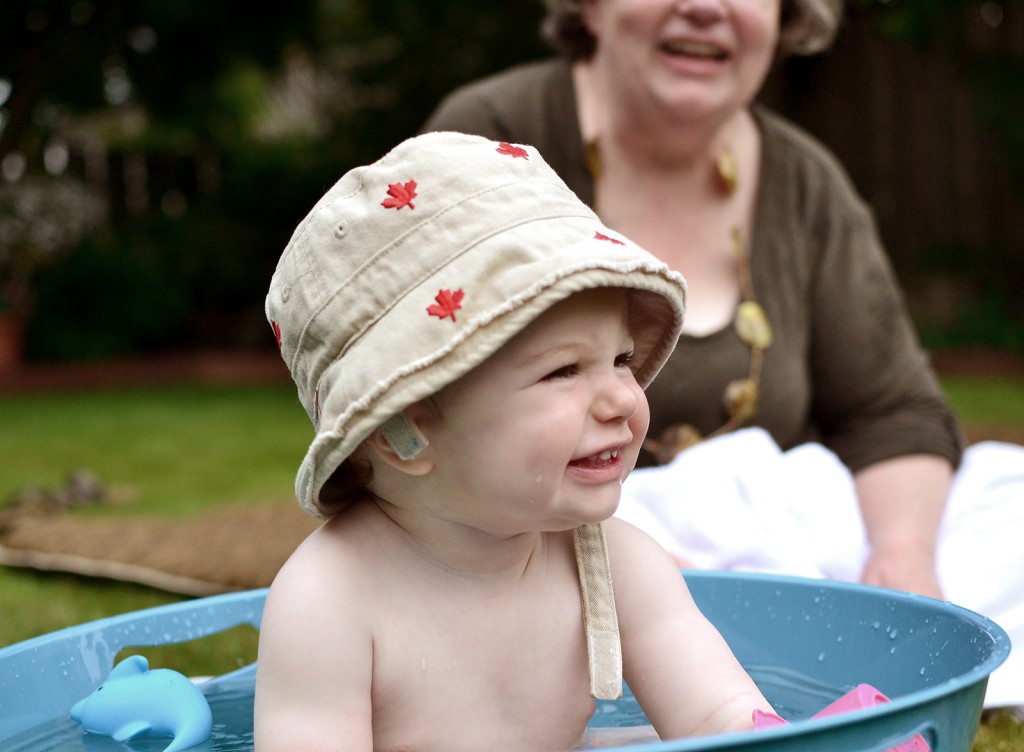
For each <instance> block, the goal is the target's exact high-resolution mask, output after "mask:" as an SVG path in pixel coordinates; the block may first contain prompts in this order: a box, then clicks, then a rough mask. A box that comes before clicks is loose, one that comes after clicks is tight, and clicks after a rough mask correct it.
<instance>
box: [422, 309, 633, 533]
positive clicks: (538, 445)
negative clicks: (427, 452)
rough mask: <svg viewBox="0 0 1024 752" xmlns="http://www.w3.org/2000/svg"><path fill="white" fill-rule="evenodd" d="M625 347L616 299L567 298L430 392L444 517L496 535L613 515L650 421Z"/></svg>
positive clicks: (629, 347)
mask: <svg viewBox="0 0 1024 752" xmlns="http://www.w3.org/2000/svg"><path fill="white" fill-rule="evenodd" d="M632 351H633V338H632V336H631V335H630V332H629V328H628V318H627V303H626V293H625V292H624V291H622V290H608V289H602V290H591V291H586V292H582V293H577V294H576V295H573V296H572V297H570V298H568V299H567V300H565V301H562V302H561V303H558V304H557V305H555V306H554V307H553V308H551V309H549V310H548V311H547V312H545V313H544V314H543V315H541V316H540V317H539V318H538V319H537V320H535V321H534V322H533V323H532V324H531V325H530V326H528V327H527V328H526V329H524V330H523V331H522V332H520V333H519V334H518V335H517V336H516V337H514V338H513V339H512V340H511V341H509V343H508V344H506V345H505V346H504V347H502V348H501V349H500V350H499V351H498V352H497V353H496V354H495V355H493V356H491V357H490V358H489V359H488V360H487V361H485V362H484V363H483V364H482V365H481V366H479V367H477V368H476V369H474V370H473V371H471V372H470V373H469V374H467V375H466V376H465V377H463V378H462V379H460V380H459V381H457V382H455V383H454V384H452V385H451V386H449V387H448V388H446V389H444V390H443V391H442V392H441V393H440V394H438V395H436V397H435V404H436V406H437V408H438V413H437V417H436V423H434V425H433V426H428V431H429V432H430V433H429V436H430V442H431V447H432V448H433V450H434V451H435V452H436V453H437V454H436V458H437V464H436V466H435V472H438V473H441V474H442V480H443V482H444V483H446V484H448V485H449V486H450V492H451V495H450V499H451V503H452V504H453V505H455V507H456V509H453V512H454V513H455V514H460V513H465V514H467V515H469V516H471V517H475V518H476V519H475V520H474V522H473V524H481V526H485V527H487V528H488V529H491V530H492V531H493V532H494V533H495V534H502V535H504V534H514V533H516V532H521V531H523V530H525V529H534V530H567V529H571V528H573V527H576V526H578V525H580V524H583V523H588V522H597V521H600V520H603V519H606V518H608V517H609V516H611V514H612V513H613V512H614V511H615V508H616V506H617V505H618V502H619V494H620V484H621V482H622V480H623V479H624V478H625V476H626V475H627V473H628V472H629V471H630V470H631V469H632V467H633V465H634V464H635V462H636V458H637V453H638V452H639V449H640V444H641V442H642V441H643V437H644V434H645V433H646V431H647V424H648V422H649V417H650V416H649V412H648V407H647V399H646V397H645V395H644V392H643V390H642V389H641V388H640V386H639V384H637V382H636V379H635V378H634V377H633V372H632V370H631V369H630V361H631V357H632ZM431 422H432V423H433V422H434V421H431ZM463 502H465V503H466V504H468V505H469V506H468V507H467V508H466V509H465V510H462V509H461V505H462V503H463ZM481 502H485V503H481ZM466 521H467V522H469V520H468V519H467V520H466ZM483 523H486V525H483Z"/></svg>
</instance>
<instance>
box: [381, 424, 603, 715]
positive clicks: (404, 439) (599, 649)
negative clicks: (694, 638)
mask: <svg viewBox="0 0 1024 752" xmlns="http://www.w3.org/2000/svg"><path fill="white" fill-rule="evenodd" d="M380 432H381V435H382V436H384V440H385V441H387V442H388V445H389V446H390V447H391V449H392V450H394V452H395V454H397V455H398V456H399V457H400V458H401V459H402V460H406V461H407V460H411V459H413V458H415V457H416V455H418V454H419V453H420V452H422V451H423V449H424V448H426V446H427V445H428V444H429V442H428V441H427V437H426V436H424V435H423V434H422V433H421V432H420V430H419V428H417V427H416V424H415V423H414V422H413V421H412V420H411V419H410V418H409V416H408V415H407V414H406V412H405V411H404V410H403V411H402V412H400V413H398V414H397V415H395V416H393V417H391V418H389V419H388V420H387V421H386V422H385V423H384V424H383V425H381V427H380ZM572 539H573V544H574V548H575V550H576V568H577V569H578V570H579V576H580V600H581V601H582V605H583V629H584V631H585V632H586V639H587V661H588V668H589V673H590V694H591V695H592V696H593V697H594V698H595V699H598V700H615V699H617V698H619V697H621V696H622V645H621V642H620V640H619V620H618V617H617V616H616V614H615V592H614V589H613V587H612V573H611V565H610V564H609V562H608V544H607V541H606V540H605V536H604V528H603V527H601V525H600V524H597V525H580V526H579V527H578V528H576V529H575V530H573V531H572Z"/></svg>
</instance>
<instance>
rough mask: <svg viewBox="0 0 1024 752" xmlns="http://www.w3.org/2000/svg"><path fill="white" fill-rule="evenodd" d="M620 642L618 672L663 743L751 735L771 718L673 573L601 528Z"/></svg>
mask: <svg viewBox="0 0 1024 752" xmlns="http://www.w3.org/2000/svg"><path fill="white" fill-rule="evenodd" d="M604 525H605V530H606V534H607V536H608V551H609V558H610V559H611V565H612V580H613V582H614V583H615V601H616V610H617V612H618V617H619V628H620V631H621V635H622V657H623V673H624V675H625V679H626V681H627V682H628V684H629V686H630V688H631V689H632V690H633V693H634V694H635V695H636V698H637V700H638V701H639V703H640V706H641V707H642V708H643V709H644V712H645V713H646V714H647V717H648V718H649V719H650V720H651V723H652V724H653V725H654V728H655V730H656V731H657V732H658V734H659V736H661V738H662V739H674V738H680V737H688V736H700V735H706V734H716V733H721V732H724V731H738V730H742V729H750V728H753V723H752V720H751V713H752V711H753V710H754V709H755V708H760V709H762V710H765V711H769V712H770V711H771V709H772V708H771V705H769V704H768V701H767V700H765V699H764V697H763V696H762V695H761V692H760V691H759V690H758V688H757V686H756V685H755V684H754V682H753V680H751V678H750V677H749V676H748V675H747V673H746V671H744V670H743V667H742V666H740V664H739V662H738V661H737V660H736V658H735V656H734V655H733V654H732V651H731V650H730V649H729V646H728V645H727V644H726V642H725V640H724V639H723V638H722V636H721V635H720V634H719V633H718V630H717V629H715V627H714V626H713V625H712V624H711V623H710V622H709V621H708V620H707V619H705V618H704V616H703V615H702V614H701V612H700V610H699V609H698V608H697V605H696V603H694V601H693V598H692V596H691V595H690V591H689V589H688V588H687V587H686V583H685V581H684V580H683V577H682V575H681V574H680V573H679V569H678V567H677V566H676V565H675V563H674V562H673V561H672V559H671V558H670V557H669V556H668V555H667V554H666V553H665V551H664V549H662V548H661V546H659V545H658V544H657V543H656V542H655V541H654V540H653V539H651V538H650V537H649V536H648V535H647V534H646V533H643V532H642V531H640V530H638V529H637V528H635V527H633V526H632V525H629V524H628V523H626V522H623V521H622V520H618V519H611V520H608V521H606V522H605V523H604Z"/></svg>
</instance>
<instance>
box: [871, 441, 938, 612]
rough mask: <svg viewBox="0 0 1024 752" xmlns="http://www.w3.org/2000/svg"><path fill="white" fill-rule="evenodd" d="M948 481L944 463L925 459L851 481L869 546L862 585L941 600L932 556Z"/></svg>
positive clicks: (879, 466)
mask: <svg viewBox="0 0 1024 752" xmlns="http://www.w3.org/2000/svg"><path fill="white" fill-rule="evenodd" d="M952 480H953V468H952V467H951V466H950V464H949V462H947V461H946V460H945V459H943V458H942V457H938V456H935V455H926V454H915V455H907V456H904V457H895V458H893V459H890V460H884V461H882V462H877V463H875V464H874V465H869V466H868V467H866V468H864V469H863V470H860V471H859V472H858V473H857V474H856V475H855V476H854V483H855V485H856V489H857V496H858V498H859V499H860V509H861V515H862V516H863V518H864V527H865V529H866V531H867V537H868V544H869V545H870V546H871V554H870V555H869V556H868V560H867V562H865V564H864V569H863V571H862V572H861V581H862V582H864V583H865V584H868V585H879V586H882V587H888V588H893V589H895V590H906V591H909V592H912V593H920V594H921V595H927V596H931V597H932V598H940V599H941V598H942V586H941V585H940V583H939V577H938V572H937V569H936V558H935V556H936V546H937V539H938V534H939V526H940V525H941V523H942V515H943V513H944V511H945V509H946V497H947V496H948V495H949V488H950V484H951V483H952Z"/></svg>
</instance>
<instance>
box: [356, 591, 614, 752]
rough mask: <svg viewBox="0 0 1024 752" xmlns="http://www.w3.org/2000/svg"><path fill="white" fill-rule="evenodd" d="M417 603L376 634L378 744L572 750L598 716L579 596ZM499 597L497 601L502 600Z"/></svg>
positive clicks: (453, 750)
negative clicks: (421, 606)
mask: <svg viewBox="0 0 1024 752" xmlns="http://www.w3.org/2000/svg"><path fill="white" fill-rule="evenodd" d="M573 595H574V596H575V597H573V598H571V599H570V600H569V602H568V603H558V604H557V605H555V604H552V603H547V602H545V598H544V597H543V596H542V595H538V597H537V599H536V601H535V602H534V603H533V604H532V605H530V604H523V603H520V604H518V606H517V608H515V609H513V608H511V605H512V604H502V603H501V602H495V601H488V602H481V603H478V604H475V606H474V604H467V603H462V604H460V605H459V606H458V607H455V606H454V605H453V606H445V607H441V606H439V605H438V606H435V607H434V608H431V609H417V610H415V612H414V613H407V614H405V615H404V617H403V618H401V619H396V621H395V622H393V623H392V624H390V625H385V626H383V627H382V629H381V630H380V631H379V634H376V635H375V639H374V665H373V713H374V715H373V718H374V721H373V723H374V740H375V747H377V749H381V750H384V749H409V750H430V749H445V750H449V751H450V752H457V750H459V749H466V750H480V749H495V750H498V749H516V750H525V749H536V750H547V749H551V750H555V749H569V748H571V747H572V746H573V745H574V744H575V743H576V742H577V741H578V740H579V738H580V735H581V734H582V733H583V731H584V726H585V724H586V722H587V720H588V719H589V717H590V715H591V713H592V712H593V707H594V706H593V701H592V699H591V698H590V696H589V691H588V686H589V685H588V677H587V660H586V647H585V639H584V634H583V620H582V615H581V612H580V605H579V599H578V595H576V594H573ZM498 601H500V599H498Z"/></svg>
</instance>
